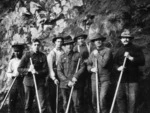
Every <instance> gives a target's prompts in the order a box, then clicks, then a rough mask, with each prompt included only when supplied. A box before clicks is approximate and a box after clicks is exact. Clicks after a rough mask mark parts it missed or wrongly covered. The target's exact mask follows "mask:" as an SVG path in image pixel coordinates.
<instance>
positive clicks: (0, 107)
mask: <svg viewBox="0 0 150 113" xmlns="http://www.w3.org/2000/svg"><path fill="white" fill-rule="evenodd" d="M16 79H17V77H15V78H14V80H13V82H12V84H11V86H10V87H9V90H8V92H7V94H6V96H5V98H4V100H3V101H2V103H1V106H0V109H2V107H3V105H4V103H5V101H6V99H7V97H8V95H9V93H10V91H11V89H12V87H13V85H14V83H15V81H16Z"/></svg>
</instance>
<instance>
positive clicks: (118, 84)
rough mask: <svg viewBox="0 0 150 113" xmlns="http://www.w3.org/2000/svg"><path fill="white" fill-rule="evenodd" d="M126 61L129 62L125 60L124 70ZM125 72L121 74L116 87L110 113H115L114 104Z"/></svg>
mask: <svg viewBox="0 0 150 113" xmlns="http://www.w3.org/2000/svg"><path fill="white" fill-rule="evenodd" d="M126 60H127V57H125V58H124V61H123V68H124V67H125V64H126ZM123 71H124V69H123V70H122V71H121V73H120V76H119V80H118V83H117V87H116V91H115V95H114V98H113V102H112V105H111V109H110V112H109V113H112V112H113V108H114V104H115V101H116V97H117V93H118V89H119V86H120V82H121V78H122V75H123Z"/></svg>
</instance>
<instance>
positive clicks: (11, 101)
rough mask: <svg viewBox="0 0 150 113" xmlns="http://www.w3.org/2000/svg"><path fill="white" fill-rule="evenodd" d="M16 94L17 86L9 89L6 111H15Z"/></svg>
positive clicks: (12, 112) (11, 112) (9, 112)
mask: <svg viewBox="0 0 150 113" xmlns="http://www.w3.org/2000/svg"><path fill="white" fill-rule="evenodd" d="M15 87H16V86H15ZM17 94H18V92H17V88H12V89H11V91H10V94H9V105H8V113H15V112H16V105H17Z"/></svg>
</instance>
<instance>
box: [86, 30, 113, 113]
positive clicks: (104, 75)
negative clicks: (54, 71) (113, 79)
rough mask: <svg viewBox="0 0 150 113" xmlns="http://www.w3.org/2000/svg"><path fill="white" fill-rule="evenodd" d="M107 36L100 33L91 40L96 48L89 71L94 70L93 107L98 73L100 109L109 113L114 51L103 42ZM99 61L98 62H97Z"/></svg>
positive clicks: (89, 62) (92, 79)
mask: <svg viewBox="0 0 150 113" xmlns="http://www.w3.org/2000/svg"><path fill="white" fill-rule="evenodd" d="M105 39H106V38H105V37H103V36H102V35H100V34H99V33H98V34H97V35H96V36H95V37H94V38H93V39H91V41H92V42H93V43H94V44H95V46H96V49H95V50H93V51H92V53H91V54H90V56H89V59H88V64H87V65H88V71H89V72H92V76H91V86H92V104H93V107H94V108H96V102H97V100H98V99H97V98H96V93H97V91H96V74H95V73H97V75H98V81H99V82H98V86H99V92H98V94H99V93H100V94H99V95H100V96H99V98H100V99H99V100H100V110H101V113H108V108H107V104H108V103H107V99H106V97H107V94H108V88H109V85H110V70H111V65H110V64H111V61H112V53H111V50H110V49H109V48H107V47H104V44H103V42H104V41H105ZM96 63H97V64H96ZM96 65H97V67H96Z"/></svg>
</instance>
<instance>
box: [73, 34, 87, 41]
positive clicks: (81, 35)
mask: <svg viewBox="0 0 150 113" xmlns="http://www.w3.org/2000/svg"><path fill="white" fill-rule="evenodd" d="M79 37H83V38H84V39H86V38H87V34H85V33H80V34H78V35H77V36H75V37H74V40H75V41H77V39H78V38H79Z"/></svg>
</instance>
